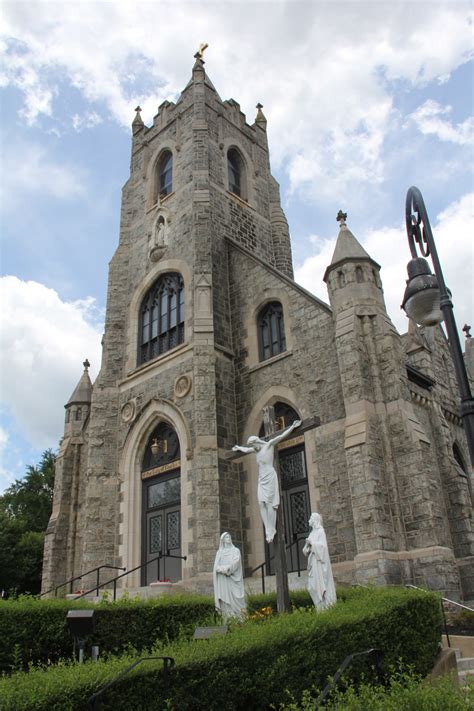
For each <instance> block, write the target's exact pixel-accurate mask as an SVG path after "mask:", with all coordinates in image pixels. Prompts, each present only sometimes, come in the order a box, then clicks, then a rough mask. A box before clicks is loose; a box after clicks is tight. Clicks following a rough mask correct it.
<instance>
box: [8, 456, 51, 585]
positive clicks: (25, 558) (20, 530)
mask: <svg viewBox="0 0 474 711" xmlns="http://www.w3.org/2000/svg"><path fill="white" fill-rule="evenodd" d="M55 461H56V455H55V454H54V453H53V452H52V450H51V449H47V450H46V451H45V452H43V455H42V457H41V461H40V463H39V464H38V466H36V467H35V466H31V465H30V466H28V467H27V469H26V475H25V477H24V478H23V479H18V480H17V481H15V483H14V484H12V485H11V486H10V487H9V488H8V489H7V490H6V491H5V492H4V494H3V495H2V496H0V589H4V590H7V591H13V590H15V591H17V592H31V593H36V592H39V591H40V588H41V568H42V559H43V544H44V532H45V530H46V527H47V525H48V521H49V517H50V515H51V507H52V502H53V488H54V465H55Z"/></svg>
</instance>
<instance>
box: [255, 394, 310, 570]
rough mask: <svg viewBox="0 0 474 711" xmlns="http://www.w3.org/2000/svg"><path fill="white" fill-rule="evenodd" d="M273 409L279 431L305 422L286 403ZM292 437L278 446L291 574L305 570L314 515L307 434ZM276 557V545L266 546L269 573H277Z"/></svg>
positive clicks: (288, 564) (262, 433)
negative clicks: (304, 552)
mask: <svg viewBox="0 0 474 711" xmlns="http://www.w3.org/2000/svg"><path fill="white" fill-rule="evenodd" d="M273 407H274V411H275V421H276V428H277V430H284V429H286V428H287V427H289V426H290V425H291V424H292V423H293V422H294V421H295V420H299V419H301V417H300V416H299V415H298V413H297V412H296V410H294V409H293V408H292V407H291V406H290V405H287V404H286V403H284V402H276V403H275V405H274V406H273ZM259 434H260V437H264V436H265V430H264V427H263V424H262V427H261V429H260V433H259ZM292 434H294V436H291V435H290V437H289V438H288V439H286V440H283V442H280V444H279V445H277V447H278V462H279V467H280V486H281V502H280V505H281V506H283V515H284V520H285V544H286V562H287V566H288V572H290V573H291V572H293V571H296V570H298V567H300V568H301V566H303V567H304V563H303V562H302V554H301V549H302V547H303V543H304V539H305V538H306V537H307V536H308V534H309V527H308V521H309V517H310V515H311V505H310V498H309V487H308V472H307V467H306V455H305V446H304V435H300V434H298V430H297V429H296V430H294V433H292ZM290 544H292V545H290ZM273 555H274V551H273V543H270V544H266V560H267V574H270V575H273V574H274V572H275V561H274V558H273ZM298 560H299V566H298Z"/></svg>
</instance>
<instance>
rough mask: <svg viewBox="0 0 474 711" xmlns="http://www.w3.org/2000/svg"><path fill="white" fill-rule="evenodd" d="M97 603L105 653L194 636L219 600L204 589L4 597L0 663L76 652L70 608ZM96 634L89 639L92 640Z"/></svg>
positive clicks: (0, 616)
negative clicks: (117, 596) (107, 597)
mask: <svg viewBox="0 0 474 711" xmlns="http://www.w3.org/2000/svg"><path fill="white" fill-rule="evenodd" d="M76 609H95V610H96V615H95V618H96V631H95V633H94V635H93V641H94V643H95V644H98V645H99V647H100V650H101V652H102V653H113V654H121V653H123V652H124V651H126V650H127V649H130V648H131V647H133V648H134V649H135V650H137V652H142V651H143V650H146V649H150V648H151V647H153V645H154V644H156V643H157V642H163V641H171V640H174V639H177V637H178V636H179V635H180V634H181V635H182V634H186V632H188V636H191V634H192V632H193V631H194V627H195V625H196V624H202V623H203V622H205V621H206V620H208V619H209V618H210V617H211V616H212V617H213V616H214V601H213V600H212V599H211V598H207V597H201V596H199V595H179V596H178V595H175V596H173V597H159V598H153V599H150V600H133V599H125V600H118V601H117V602H114V603H109V602H102V603H100V604H98V605H93V604H92V603H89V602H86V601H84V600H80V601H77V602H74V601H72V602H71V601H68V600H38V599H36V598H31V597H22V598H19V599H18V600H5V601H3V602H1V603H0V639H1V640H2V644H1V645H0V669H2V670H3V671H8V670H9V669H11V668H12V666H13V667H15V666H16V667H17V666H18V665H21V666H23V667H26V666H27V665H28V664H30V663H35V664H36V663H38V662H41V663H44V664H47V663H50V662H56V661H58V660H59V659H69V658H72V654H73V638H72V635H71V633H70V631H69V628H68V625H67V622H66V615H67V612H68V610H76ZM91 643H92V639H89V640H87V644H88V645H90V644H91Z"/></svg>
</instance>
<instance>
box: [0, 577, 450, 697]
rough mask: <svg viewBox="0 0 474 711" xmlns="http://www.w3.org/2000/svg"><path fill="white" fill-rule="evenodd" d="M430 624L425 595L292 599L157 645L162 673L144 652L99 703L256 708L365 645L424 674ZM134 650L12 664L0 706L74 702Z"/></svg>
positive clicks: (432, 653) (324, 673)
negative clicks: (210, 633)
mask: <svg viewBox="0 0 474 711" xmlns="http://www.w3.org/2000/svg"><path fill="white" fill-rule="evenodd" d="M440 624H441V612H440V608H439V601H438V598H437V597H436V596H435V595H432V594H429V593H425V592H418V591H412V590H410V591H408V590H404V589H389V590H388V589H380V588H374V589H370V590H361V591H357V592H356V593H355V594H353V595H349V596H348V599H346V600H345V601H343V602H340V603H338V604H337V605H335V606H333V607H332V608H330V609H329V610H326V611H325V612H319V613H318V612H317V611H316V610H314V609H299V610H295V611H294V612H293V613H289V614H286V615H277V616H274V617H273V616H272V617H269V618H268V619H267V620H265V621H264V622H246V623H242V624H240V625H239V624H235V625H232V626H231V629H230V631H229V634H228V635H227V636H225V637H214V638H212V639H210V640H206V641H194V640H193V641H186V640H179V641H176V642H173V643H171V644H169V645H165V646H161V647H157V648H155V650H154V653H155V654H160V655H167V656H171V657H173V658H174V659H175V661H176V666H175V667H174V668H173V669H172V670H171V673H170V675H169V677H168V678H166V677H165V676H164V675H163V673H162V663H161V662H145V663H143V664H141V665H140V666H138V667H136V668H135V669H134V670H133V671H132V672H131V673H130V674H129V675H128V676H126V677H124V678H122V679H121V680H120V681H118V682H117V683H116V684H115V685H114V686H112V687H111V688H110V689H108V690H107V692H106V693H105V694H104V696H103V697H101V700H100V708H101V709H117V708H120V709H121V711H131V710H132V709H137V710H138V709H140V710H141V711H145V710H146V709H157V708H160V709H161V708H168V709H175V710H176V711H178V710H179V711H191V710H193V709H206V710H207V709H209V711H213V710H214V709H215V710H218V711H222V710H223V709H225V710H226V711H236V710H237V709H245V710H246V711H251V710H252V709H255V710H258V711H262V710H263V709H267V708H269V707H270V706H271V705H272V704H273V705H278V704H283V703H285V702H287V701H288V693H287V692H290V693H291V694H293V695H294V697H295V698H296V699H297V700H299V699H300V698H301V695H302V694H303V692H304V690H305V689H308V688H309V689H311V688H312V687H318V688H321V687H322V686H323V685H324V683H325V681H326V679H327V677H328V676H330V675H333V674H334V673H335V672H336V670H337V668H338V667H339V666H340V664H341V663H342V661H343V660H344V658H345V657H346V656H347V655H348V654H350V653H352V652H356V651H361V650H363V649H367V648H369V647H377V648H379V649H381V650H383V651H384V653H385V656H384V669H385V670H386V671H387V672H388V670H389V669H390V666H391V665H394V664H395V663H397V662H398V660H399V659H402V660H403V661H404V662H405V663H406V664H409V665H412V666H413V668H414V670H415V671H416V672H417V673H419V674H421V675H426V674H427V672H428V671H430V669H431V668H432V665H433V662H434V659H435V657H436V654H437V652H438V647H439V642H440V636H441V635H440ZM135 659H136V657H133V658H132V657H130V656H128V657H123V658H121V659H111V660H109V661H102V662H98V663H96V664H93V663H87V664H83V665H77V664H76V665H67V666H64V667H56V668H52V669H50V670H47V671H40V670H38V669H34V670H32V671H31V672H30V673H29V674H23V673H19V674H15V675H13V676H12V677H11V679H9V680H4V681H0V699H1V700H2V702H1V704H0V705H1V708H2V711H13V709H14V710H15V711H26V709H28V711H41V710H46V709H48V710H49V709H57V710H58V711H59V710H60V711H68V710H69V709H74V711H81V709H86V708H87V699H88V698H89V696H90V695H91V694H92V693H94V691H96V690H98V689H100V688H101V687H103V686H104V685H105V683H106V682H107V681H109V680H110V679H112V678H113V677H115V676H116V675H117V674H118V673H119V672H121V671H123V670H124V669H125V668H126V667H127V666H128V665H129V664H130V663H131V662H132V661H134V660H135ZM348 674H349V675H350V678H351V679H352V680H353V681H354V682H355V683H358V682H359V681H360V679H361V678H362V675H363V674H365V679H366V681H369V682H370V681H373V680H374V679H375V675H376V672H375V670H374V669H372V668H371V667H370V665H369V664H368V663H367V662H365V663H364V662H362V661H360V662H359V663H358V664H357V665H355V666H353V667H351V668H350V671H349V672H348Z"/></svg>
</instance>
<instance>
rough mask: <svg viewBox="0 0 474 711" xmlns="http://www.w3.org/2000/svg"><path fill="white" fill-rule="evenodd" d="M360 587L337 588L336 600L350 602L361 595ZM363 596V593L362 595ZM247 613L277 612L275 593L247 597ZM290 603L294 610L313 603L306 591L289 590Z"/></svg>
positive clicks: (311, 605)
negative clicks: (258, 611)
mask: <svg viewBox="0 0 474 711" xmlns="http://www.w3.org/2000/svg"><path fill="white" fill-rule="evenodd" d="M364 589H365V588H362V587H342V586H338V587H337V599H338V600H339V601H347V600H352V599H353V598H354V597H358V596H360V594H361V590H364ZM362 594H363V593H362ZM246 602H247V611H248V612H249V613H252V612H256V611H257V610H261V609H262V608H264V607H271V608H272V610H273V612H276V610H277V598H276V593H275V592H267V593H259V594H257V595H248V596H247V600H246ZM290 602H291V606H292V608H294V609H298V608H301V607H309V608H312V607H313V601H312V599H311V596H310V594H309V592H308V591H307V590H290Z"/></svg>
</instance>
